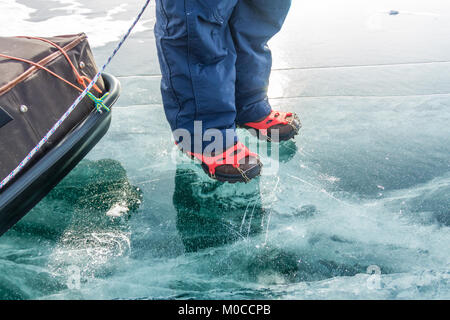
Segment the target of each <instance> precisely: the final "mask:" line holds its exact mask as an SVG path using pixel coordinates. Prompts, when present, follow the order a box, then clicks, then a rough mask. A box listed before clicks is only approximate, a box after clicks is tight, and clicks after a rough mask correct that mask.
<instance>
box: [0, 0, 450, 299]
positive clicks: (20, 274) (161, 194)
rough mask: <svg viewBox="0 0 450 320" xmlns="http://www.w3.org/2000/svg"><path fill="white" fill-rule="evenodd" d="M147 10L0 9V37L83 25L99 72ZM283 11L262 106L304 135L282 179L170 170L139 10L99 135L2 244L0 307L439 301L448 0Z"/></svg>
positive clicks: (443, 288) (96, 6)
mask: <svg viewBox="0 0 450 320" xmlns="http://www.w3.org/2000/svg"><path fill="white" fill-rule="evenodd" d="M143 2H144V1H141V0H139V1H138V0H130V1H127V3H126V4H124V3H123V1H119V0H108V1H106V0H99V1H86V0H15V1H12V0H0V19H1V20H0V21H8V23H7V24H6V25H5V26H3V25H2V28H0V35H1V36H13V35H39V36H49V35H56V34H64V33H78V32H82V31H84V32H86V33H87V34H88V36H89V37H90V41H91V44H92V46H93V50H94V54H95V55H96V58H97V62H98V64H99V65H100V64H102V63H103V62H104V60H105V59H106V57H107V56H108V55H109V54H110V52H111V50H112V49H113V47H114V46H115V43H116V41H117V40H119V38H120V36H121V34H122V33H123V32H124V31H125V30H126V29H127V28H128V26H129V24H130V23H131V21H132V19H133V18H134V15H135V14H136V13H137V11H138V10H139V8H140V6H141V5H142V4H143ZM293 2H294V3H293V7H292V10H291V13H290V15H289V17H288V20H287V22H286V25H285V27H284V29H283V31H282V32H281V33H280V34H279V35H278V36H277V37H276V38H275V39H274V40H273V41H272V42H271V47H272V49H273V53H274V66H273V69H274V70H273V75H272V79H271V85H270V98H271V102H272V104H273V106H274V107H275V108H279V109H281V110H286V111H295V112H297V113H298V114H299V115H300V116H301V118H302V120H303V125H304V128H303V129H302V132H301V135H300V136H298V137H297V138H296V140H295V142H294V141H292V142H290V143H287V144H284V145H283V146H282V147H281V150H280V161H279V162H277V164H278V165H279V167H280V170H279V172H278V174H277V175H266V176H262V177H261V178H260V179H257V180H255V181H253V182H252V183H250V184H247V185H241V184H239V185H229V184H221V183H217V182H214V181H212V180H210V179H208V178H207V177H206V176H205V175H204V174H203V173H202V171H201V169H200V168H199V167H198V166H197V165H196V164H195V163H193V162H185V163H181V164H178V165H177V164H174V163H173V161H172V154H173V142H172V140H171V134H170V132H169V126H168V124H167V123H166V121H165V118H164V115H163V112H162V105H161V96H160V93H159V81H160V76H159V67H158V64H157V58H156V50H155V44H154V37H153V31H152V30H153V24H154V6H152V7H151V8H150V11H149V12H147V14H146V15H145V16H144V18H143V22H142V23H141V24H140V25H139V26H138V28H137V30H136V32H135V33H134V34H133V37H132V39H130V41H129V42H128V43H127V44H126V46H125V47H124V49H123V50H122V51H121V52H120V53H119V55H118V56H117V59H116V60H115V61H114V62H113V64H112V65H111V67H110V68H109V70H108V72H110V73H113V74H114V75H116V76H118V77H119V79H120V80H121V82H122V86H123V94H122V97H121V99H120V100H119V102H118V104H117V105H116V107H115V108H114V111H113V112H114V113H113V123H112V126H111V129H110V131H109V133H108V134H107V136H106V137H105V138H104V139H103V140H102V141H101V142H100V143H99V144H98V146H97V147H96V148H95V149H94V150H93V151H92V152H91V153H90V154H89V155H88V157H87V159H86V160H84V161H83V162H82V163H81V164H80V165H79V166H78V167H77V168H76V169H75V170H74V171H73V172H72V173H71V174H70V175H69V176H68V177H67V178H66V179H65V180H64V181H63V182H62V183H61V184H60V185H59V186H58V187H57V188H56V189H55V190H54V191H53V192H52V193H51V194H49V195H48V196H47V197H46V198H45V199H44V200H43V201H42V202H41V203H40V204H39V205H38V206H37V207H36V208H35V209H34V210H33V211H32V212H30V213H29V214H28V215H27V216H26V218H24V219H23V220H22V221H21V222H20V223H19V224H17V225H16V226H15V227H14V228H13V229H11V230H10V231H9V232H8V233H6V234H5V235H4V236H3V237H1V238H0V299H16V298H25V299H67V298H74V299H115V298H118V299H167V298H175V299H176V298H195V299H223V298H234V299H241V298H246V299H248V298H250V299H252V298H260V299H265V298H277V299H304V298H306V299H317V298H320V299H342V298H350V299H438V298H440V299H450V246H449V244H450V170H449V169H450V126H449V123H450V41H449V40H448V35H449V31H450V19H449V18H450V3H449V2H448V1H446V0H430V1H426V2H424V1H411V0H389V1H387V0H382V1H371V0H342V1H332V0H317V1H314V2H312V1H301V0H293ZM391 10H397V11H398V12H399V14H397V15H391V14H389V12H390V11H391ZM12 17H13V18H12ZM239 135H240V136H241V137H242V139H244V138H248V139H247V140H248V141H251V139H254V138H250V137H248V134H246V133H245V132H243V131H242V132H241V131H239ZM155 150H158V152H155ZM370 273H375V275H370ZM77 274H79V275H80V286H79V287H78V286H77V285H76V282H77V281H76V276H77ZM73 279H75V281H72V280H73ZM74 284H75V285H74Z"/></svg>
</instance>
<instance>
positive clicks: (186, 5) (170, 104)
mask: <svg viewBox="0 0 450 320" xmlns="http://www.w3.org/2000/svg"><path fill="white" fill-rule="evenodd" d="M239 1H240V0H239ZM237 2H238V0H157V1H156V3H157V6H156V15H157V22H156V26H155V37H156V43H157V48H158V57H159V61H160V65H161V72H162V81H161V92H162V96H163V103H164V110H165V113H166V117H167V119H168V121H169V123H170V125H171V128H172V130H173V131H174V135H175V139H176V140H177V142H178V145H179V146H180V147H181V148H182V149H183V151H184V152H186V153H187V154H189V155H190V156H192V157H195V158H197V159H199V160H200V161H201V162H202V167H203V169H204V170H205V172H206V173H207V174H209V175H210V176H211V177H213V178H215V179H217V180H220V181H228V182H247V181H249V180H250V179H252V178H254V177H256V176H257V175H259V174H260V172H261V167H262V165H261V163H260V161H259V159H258V156H257V155H256V154H253V153H251V152H250V151H249V150H248V149H247V148H246V147H245V146H244V145H243V144H241V143H238V142H237V137H236V132H235V129H236V125H235V119H236V105H235V90H236V88H235V82H236V68H235V64H236V50H235V47H234V41H233V38H232V36H231V32H230V26H229V23H228V21H229V19H230V17H231V14H232V12H233V9H234V7H235V5H236V3H237ZM199 122H200V123H201V126H202V130H201V131H198V130H196V124H198V123H199ZM180 129H184V131H186V130H187V132H188V133H189V137H190V141H189V142H188V141H187V139H185V138H186V137H185V136H184V137H183V138H182V139H180V138H178V137H177V136H178V134H180ZM210 129H216V133H217V132H219V133H221V137H220V138H217V137H215V140H214V143H211V144H210V142H202V140H203V137H204V134H205V131H207V130H210ZM211 145H213V146H214V149H212V148H211ZM224 151H225V152H224Z"/></svg>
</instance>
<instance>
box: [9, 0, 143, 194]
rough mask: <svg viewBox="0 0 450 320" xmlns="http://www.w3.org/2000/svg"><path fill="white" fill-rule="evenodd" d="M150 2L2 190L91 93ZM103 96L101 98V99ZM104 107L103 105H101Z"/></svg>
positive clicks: (10, 176) (14, 171)
mask: <svg viewBox="0 0 450 320" xmlns="http://www.w3.org/2000/svg"><path fill="white" fill-rule="evenodd" d="M149 4H150V0H146V1H145V4H144V6H143V7H142V9H141V11H140V12H139V14H138V15H137V17H136V19H135V20H134V22H133V24H132V25H131V27H130V28H129V29H128V31H127V32H126V33H125V35H124V36H123V37H122V39H121V40H120V42H119V43H118V45H117V46H116V48H115V49H114V51H113V53H112V54H111V55H110V56H109V58H108V60H107V61H106V63H105V64H104V65H103V66H102V67H101V68H100V70H99V71H98V73H97V74H96V75H95V76H94V78H93V79H92V81H91V82H90V83H89V85H87V86H86V88H85V89H84V90H83V92H82V93H81V94H80V95H79V96H78V98H77V99H76V100H75V101H74V102H73V103H72V105H71V106H70V107H69V109H67V111H66V112H65V113H64V114H63V116H62V117H61V118H60V119H59V120H58V122H56V124H55V125H54V126H53V127H52V128H51V129H50V131H49V132H48V133H47V134H46V135H45V136H44V137H43V138H42V140H41V141H40V142H39V143H38V144H37V146H35V147H34V148H33V150H31V152H30V153H29V154H28V155H27V156H26V157H25V159H23V160H22V162H21V163H20V164H19V165H18V166H17V168H15V169H14V170H13V171H12V172H11V173H10V174H9V175H8V176H7V177H6V178H5V179H3V181H2V182H0V190H1V189H3V188H4V187H5V186H6V185H7V184H8V183H9V182H10V181H11V180H12V179H13V178H14V177H15V176H17V174H18V173H19V172H21V171H22V169H23V168H24V167H25V166H26V165H27V164H28V163H29V162H30V160H31V159H32V158H33V156H34V155H35V154H36V153H37V152H38V151H39V150H40V149H41V148H42V146H43V145H44V144H45V143H46V142H47V141H48V139H49V138H50V137H51V136H52V135H53V134H54V133H55V131H56V130H57V129H58V128H59V127H60V126H61V124H62V123H63V122H64V121H65V120H66V119H67V118H68V117H69V115H70V114H71V113H72V112H73V110H75V108H76V107H77V105H78V104H79V103H80V102H81V100H82V99H83V98H84V97H85V96H86V95H87V94H88V93H89V91H90V90H91V89H92V88H93V87H94V85H95V83H97V81H98V79H99V78H100V76H101V75H102V73H103V72H104V71H105V69H106V67H107V66H108V65H109V64H110V63H111V61H112V59H113V58H114V57H115V56H116V54H117V52H118V51H119V50H120V48H121V47H122V45H123V44H124V43H125V41H126V40H127V39H128V37H129V36H130V34H131V31H133V29H134V27H135V26H136V25H137V23H138V22H139V20H140V19H141V17H142V15H143V14H144V12H145V10H146V9H147V7H148V5H149ZM101 99H102V98H100V100H101ZM100 106H101V107H102V105H100ZM96 107H97V108H98V104H97V103H96Z"/></svg>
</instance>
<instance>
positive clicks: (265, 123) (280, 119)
mask: <svg viewBox="0 0 450 320" xmlns="http://www.w3.org/2000/svg"><path fill="white" fill-rule="evenodd" d="M288 117H292V112H280V111H273V110H272V112H270V114H269V115H268V116H267V118H265V119H264V120H262V121H260V122H249V123H246V124H245V125H246V126H248V127H251V128H254V129H257V130H259V131H260V132H261V134H263V135H265V136H267V130H268V129H270V128H271V127H273V126H276V125H277V124H284V125H286V124H289V121H288V120H286V118H288Z"/></svg>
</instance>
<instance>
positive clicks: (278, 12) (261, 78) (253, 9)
mask: <svg viewBox="0 0 450 320" xmlns="http://www.w3.org/2000/svg"><path fill="white" fill-rule="evenodd" d="M290 5H291V0H239V2H238V4H237V5H236V7H235V10H234V11H233V15H232V17H231V19H230V29H231V33H232V36H233V40H234V44H235V48H236V52H237V61H236V76H237V77H236V109H237V116H236V123H237V124H238V125H243V124H245V123H247V122H254V121H258V120H261V119H263V118H265V117H266V116H268V115H269V114H270V112H271V107H270V104H269V101H268V99H267V89H268V86H269V77H270V71H271V68H272V55H271V52H270V49H269V48H268V46H267V42H268V41H269V40H270V39H271V38H272V37H273V36H274V35H275V34H276V33H278V31H280V29H281V27H282V25H283V23H284V20H285V19H286V16H287V13H288V11H289V8H290Z"/></svg>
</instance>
